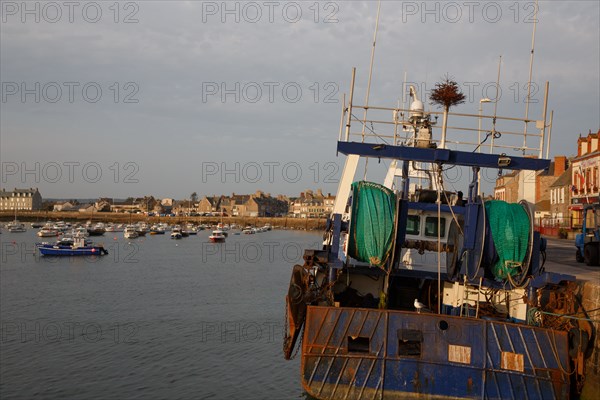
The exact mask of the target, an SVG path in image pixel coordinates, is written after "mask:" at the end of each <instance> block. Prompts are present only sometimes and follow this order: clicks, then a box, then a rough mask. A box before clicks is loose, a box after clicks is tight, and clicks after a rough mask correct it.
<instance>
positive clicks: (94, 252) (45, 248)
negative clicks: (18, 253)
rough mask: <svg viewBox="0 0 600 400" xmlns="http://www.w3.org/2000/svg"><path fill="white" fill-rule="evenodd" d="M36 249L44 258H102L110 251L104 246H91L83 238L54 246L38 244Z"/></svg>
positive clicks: (65, 240)
mask: <svg viewBox="0 0 600 400" xmlns="http://www.w3.org/2000/svg"><path fill="white" fill-rule="evenodd" d="M36 247H37V249H38V250H39V252H40V254H42V255H44V256H102V255H105V254H108V250H106V249H105V248H104V246H102V245H94V244H91V243H89V242H87V241H86V240H85V237H83V236H76V237H74V238H70V239H63V240H59V241H57V242H56V243H54V244H50V243H36Z"/></svg>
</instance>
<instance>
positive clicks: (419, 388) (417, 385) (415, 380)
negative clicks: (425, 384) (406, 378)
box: [412, 371, 421, 393]
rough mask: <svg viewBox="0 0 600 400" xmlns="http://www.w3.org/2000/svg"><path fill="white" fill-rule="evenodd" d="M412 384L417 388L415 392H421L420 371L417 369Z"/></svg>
mask: <svg viewBox="0 0 600 400" xmlns="http://www.w3.org/2000/svg"><path fill="white" fill-rule="evenodd" d="M412 384H413V386H414V388H415V392H417V393H421V380H420V379H419V371H415V375H414V376H413V380H412Z"/></svg>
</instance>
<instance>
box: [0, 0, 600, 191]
mask: <svg viewBox="0 0 600 400" xmlns="http://www.w3.org/2000/svg"><path fill="white" fill-rule="evenodd" d="M0 4H1V18H2V19H1V25H0V78H1V79H0V80H1V82H2V93H1V95H2V99H1V103H0V107H1V109H0V163H1V166H2V176H1V178H2V181H1V183H0V186H2V187H3V188H7V189H9V190H10V189H12V188H15V187H20V188H21V187H38V188H39V189H40V192H41V193H42V196H43V197H44V198H94V197H115V198H124V197H128V196H144V195H154V196H156V197H159V198H163V197H171V198H189V196H190V194H191V193H192V192H196V193H197V194H198V195H199V196H203V195H213V194H231V193H238V194H243V193H253V192H255V191H256V190H262V191H264V192H266V193H270V194H273V195H274V194H279V193H281V194H286V195H298V194H299V193H300V192H301V191H304V190H306V189H318V188H321V189H322V190H323V192H325V193H327V192H331V193H335V192H336V190H337V182H338V181H339V178H340V176H341V172H342V168H343V165H344V159H345V157H344V156H343V155H341V154H339V155H336V141H337V137H338V133H339V128H340V112H341V108H342V96H343V95H344V94H346V97H348V93H349V85H350V77H351V71H352V68H353V67H356V69H357V76H356V89H355V97H354V100H355V104H357V103H358V104H364V100H365V96H366V87H367V81H368V76H369V62H370V55H371V49H372V44H373V33H374V29H375V22H376V15H377V2H375V1H318V2H317V1H296V2H294V1H286V2H280V1H256V2H240V1H228V2H221V1H218V2H212V1H204V2H202V1H120V2H116V1H113V0H111V1H95V2H85V1H82V2H80V1H73V2H70V3H69V2H62V1H57V2H45V1H26V2H22V1H5V0H2V1H0ZM599 4H600V3H599V2H597V1H540V2H539V13H538V15H537V21H538V22H537V26H536V34H535V53H534V54H535V57H534V62H533V75H532V82H533V83H534V85H535V86H533V92H532V95H531V99H532V103H530V108H529V116H530V118H531V119H533V120H539V119H541V115H542V107H541V104H542V102H543V88H544V85H545V82H546V81H548V82H550V84H549V85H550V86H549V87H550V90H549V104H548V113H550V111H553V112H554V121H553V126H552V140H551V147H550V156H551V157H553V156H554V155H560V154H564V155H567V156H569V155H573V154H574V153H575V152H576V139H577V137H578V136H579V135H580V134H583V135H585V134H587V133H588V132H589V131H590V130H591V131H592V132H596V131H598V129H599V128H600V120H599V118H600V100H599V98H600V53H599V52H600V50H599V47H600V46H599V42H598V37H599V36H600V28H599V26H600V5H599ZM534 9H535V3H534V2H533V1H516V0H513V1H483V2H478V1H475V2H447V1H427V2H422V1H418V2H413V1H383V2H382V5H381V15H380V21H379V29H378V36H377V42H376V43H377V46H376V50H375V58H374V66H373V75H372V83H371V90H370V98H369V104H370V105H376V106H382V107H390V108H393V107H397V105H398V104H399V102H400V104H401V102H402V99H403V98H404V97H405V96H403V90H402V89H403V81H404V76H405V74H406V77H407V81H408V82H411V83H413V84H414V85H415V86H416V87H417V89H418V91H419V96H420V97H421V98H422V99H423V100H424V103H426V106H427V108H428V109H431V110H433V111H439V110H438V109H437V108H435V106H432V105H430V104H429V101H428V100H427V92H428V91H429V90H431V89H432V88H433V87H434V86H435V83H436V82H439V81H440V79H441V78H442V77H444V76H446V75H449V76H451V77H452V78H453V79H454V80H455V81H456V82H457V83H458V84H459V85H460V87H461V88H462V90H463V92H464V93H465V95H467V100H466V102H465V103H464V104H462V105H460V106H457V107H455V108H454V109H453V110H452V111H454V112H458V113H469V114H477V112H478V108H479V105H480V99H482V98H485V97H489V98H495V82H496V80H497V75H498V64H499V56H502V62H501V73H500V89H501V96H499V98H498V103H497V112H498V115H506V116H513V117H520V118H522V117H523V116H524V114H525V98H526V95H527V90H526V89H527V82H528V76H529V63H530V52H531V36H532V30H533V20H534V15H533V12H534ZM482 109H483V114H484V115H486V114H487V115H491V114H493V109H494V104H493V103H490V104H485V103H484V104H482ZM389 117H390V119H391V115H390V116H389ZM489 121H490V120H489V119H484V122H483V129H484V130H486V128H487V129H490V128H489ZM450 122H451V123H450V125H452V121H450ZM357 129H359V130H360V128H357ZM502 129H506V130H508V129H509V128H508V127H507V126H505V125H499V126H498V130H502ZM518 129H522V128H521V127H519V128H518ZM437 132H438V133H439V131H437ZM434 134H435V131H434ZM501 140H508V135H504V136H503V138H502V139H498V141H499V142H500V141H501ZM528 144H529V142H528ZM511 151H512V150H511ZM507 153H509V151H508V150H507ZM386 167H387V163H386V162H384V161H382V162H381V163H377V162H372V163H370V164H369V165H368V166H367V173H366V176H367V177H368V178H369V179H374V180H376V179H379V178H380V177H381V174H382V171H384V170H385V168H386ZM364 168H365V166H364V165H361V167H360V168H359V170H360V174H359V175H362V174H363V172H364V171H363V170H364ZM453 174H454V175H451V176H447V177H446V178H447V181H448V182H449V183H450V184H451V186H453V188H454V186H460V185H461V184H463V183H464V180H465V179H466V178H465V177H466V176H468V171H462V172H461V171H460V170H455V171H453ZM495 174H496V172H495V171H492V172H490V173H486V175H485V176H484V181H485V182H484V192H486V191H487V192H489V191H491V190H492V189H491V188H492V187H493V184H492V183H491V182H493V180H494V177H495ZM359 178H362V176H361V177H359ZM456 189H459V188H458V187H456Z"/></svg>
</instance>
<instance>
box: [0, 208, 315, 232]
mask: <svg viewBox="0 0 600 400" xmlns="http://www.w3.org/2000/svg"><path fill="white" fill-rule="evenodd" d="M14 218H15V214H14V212H13V211H3V212H0V221H2V222H8V221H12V220H13V219H14ZM17 218H18V219H19V220H20V221H21V222H33V221H40V222H43V221H48V220H51V221H57V220H63V221H77V222H86V221H89V220H92V221H94V222H106V223H108V222H114V223H121V224H127V223H130V222H131V223H135V222H147V223H149V224H154V223H158V222H165V223H168V224H181V223H187V222H192V223H196V224H217V223H219V222H221V217H183V216H181V217H147V216H145V215H142V214H122V213H99V212H95V213H93V214H92V213H82V212H54V211H21V212H18V213H17ZM222 221H223V223H224V224H236V225H240V226H247V225H251V226H264V225H266V224H270V225H271V226H273V227H277V228H280V229H298V230H323V229H325V223H326V220H325V219H323V218H286V217H272V218H271V217H223V218H222Z"/></svg>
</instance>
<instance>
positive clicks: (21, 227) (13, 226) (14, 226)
mask: <svg viewBox="0 0 600 400" xmlns="http://www.w3.org/2000/svg"><path fill="white" fill-rule="evenodd" d="M6 229H7V230H8V231H9V232H10V233H22V232H27V228H26V227H25V224H23V223H21V222H19V221H17V220H14V221H13V222H11V223H9V224H8V225H6Z"/></svg>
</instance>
